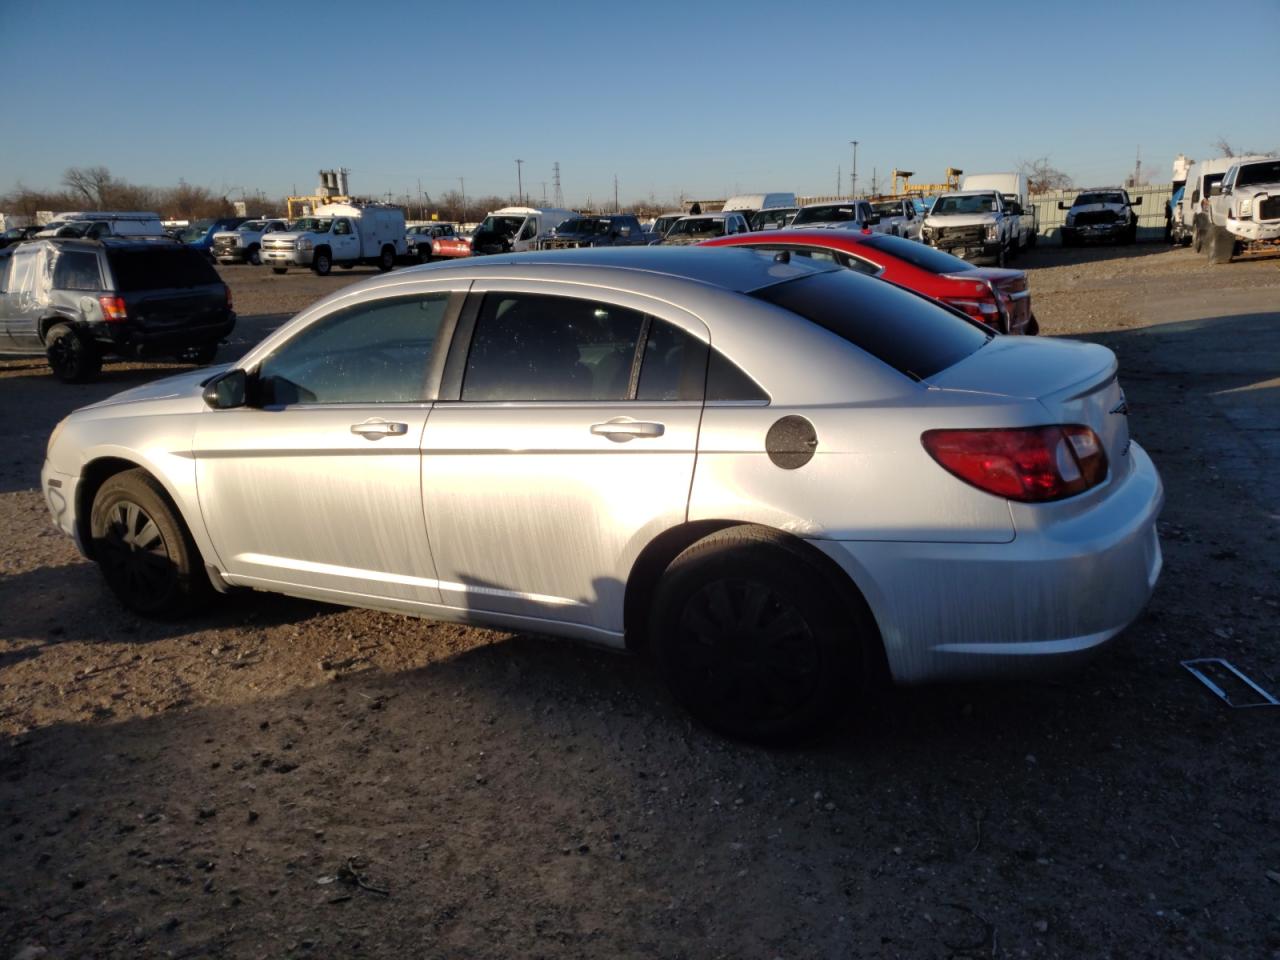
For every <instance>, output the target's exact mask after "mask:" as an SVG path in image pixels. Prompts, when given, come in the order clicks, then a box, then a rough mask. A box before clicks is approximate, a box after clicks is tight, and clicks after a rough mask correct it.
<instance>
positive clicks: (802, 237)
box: [700, 228, 892, 256]
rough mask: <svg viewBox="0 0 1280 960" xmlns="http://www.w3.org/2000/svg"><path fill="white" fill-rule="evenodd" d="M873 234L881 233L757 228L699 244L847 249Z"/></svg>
mask: <svg viewBox="0 0 1280 960" xmlns="http://www.w3.org/2000/svg"><path fill="white" fill-rule="evenodd" d="M874 236H883V234H875V233H869V232H863V231H862V230H808V229H805V228H801V229H799V230H796V229H793V228H788V229H786V230H758V231H756V232H755V233H737V234H734V235H733V236H730V237H713V238H712V239H710V240H703V241H702V243H701V244H700V246H704V247H751V246H756V245H759V246H770V247H776V246H792V247H799V246H805V245H807V244H812V245H813V246H819V247H836V248H840V249H848V248H850V247H856V246H858V245H860V244H862V243H864V242H865V241H867V240H870V239H871V238H872V237H874ZM890 256H892V254H890Z"/></svg>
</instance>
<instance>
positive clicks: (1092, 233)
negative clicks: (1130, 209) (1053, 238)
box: [1062, 220, 1129, 240]
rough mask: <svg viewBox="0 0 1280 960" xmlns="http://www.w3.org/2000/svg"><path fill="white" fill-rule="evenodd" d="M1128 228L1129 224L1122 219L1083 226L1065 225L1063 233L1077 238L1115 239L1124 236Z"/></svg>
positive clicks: (1065, 235)
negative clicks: (1117, 221)
mask: <svg viewBox="0 0 1280 960" xmlns="http://www.w3.org/2000/svg"><path fill="white" fill-rule="evenodd" d="M1128 229H1129V224H1128V223H1127V222H1125V221H1123V220H1122V221H1120V222H1119V223H1089V224H1085V225H1084V226H1083V227H1063V228H1062V235H1063V236H1064V237H1074V238H1076V239H1077V240H1113V239H1115V238H1116V237H1122V236H1124V235H1125V233H1127V232H1128Z"/></svg>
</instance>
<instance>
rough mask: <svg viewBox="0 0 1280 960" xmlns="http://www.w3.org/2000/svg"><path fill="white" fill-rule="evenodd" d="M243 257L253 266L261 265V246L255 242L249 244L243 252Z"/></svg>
mask: <svg viewBox="0 0 1280 960" xmlns="http://www.w3.org/2000/svg"><path fill="white" fill-rule="evenodd" d="M244 258H245V260H246V261H248V263H249V265H250V266H254V267H260V266H262V248H261V247H259V246H258V245H257V244H256V243H255V244H253V245H251V246H250V247H249V252H248V253H246V254H245V256H244Z"/></svg>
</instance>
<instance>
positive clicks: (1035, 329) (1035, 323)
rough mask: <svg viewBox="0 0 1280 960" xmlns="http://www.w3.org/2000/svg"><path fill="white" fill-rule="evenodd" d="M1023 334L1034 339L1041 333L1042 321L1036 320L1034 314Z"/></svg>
mask: <svg viewBox="0 0 1280 960" xmlns="http://www.w3.org/2000/svg"><path fill="white" fill-rule="evenodd" d="M1022 332H1023V334H1025V335H1026V336H1028V337H1034V336H1036V335H1038V334H1039V333H1040V321H1039V320H1037V319H1036V315H1035V314H1034V313H1033V314H1032V315H1031V319H1029V320H1028V321H1027V326H1026V328H1025V329H1024V330H1023V331H1022Z"/></svg>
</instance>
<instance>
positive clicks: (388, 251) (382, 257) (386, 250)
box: [378, 246, 396, 273]
mask: <svg viewBox="0 0 1280 960" xmlns="http://www.w3.org/2000/svg"><path fill="white" fill-rule="evenodd" d="M395 265H396V249H395V247H390V246H388V247H383V248H382V253H381V254H379V255H378V269H379V270H380V271H381V272H383V273H386V272H388V271H389V270H391V269H392V268H393V267H394V266H395Z"/></svg>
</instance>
